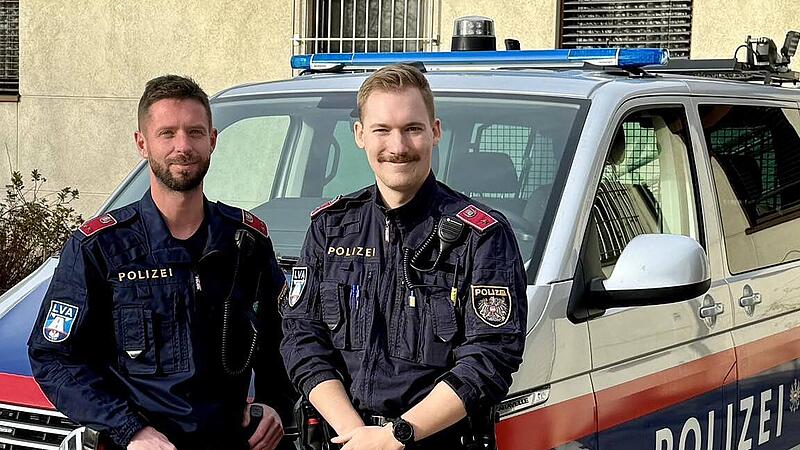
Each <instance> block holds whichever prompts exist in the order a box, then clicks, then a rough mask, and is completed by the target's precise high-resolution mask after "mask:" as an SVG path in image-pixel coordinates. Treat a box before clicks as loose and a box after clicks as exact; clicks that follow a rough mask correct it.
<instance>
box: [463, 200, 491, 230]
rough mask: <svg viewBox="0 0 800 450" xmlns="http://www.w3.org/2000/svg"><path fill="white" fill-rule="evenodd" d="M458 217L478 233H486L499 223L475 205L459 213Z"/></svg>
mask: <svg viewBox="0 0 800 450" xmlns="http://www.w3.org/2000/svg"><path fill="white" fill-rule="evenodd" d="M456 217H458V218H459V219H461V220H462V221H464V223H466V224H467V225H469V226H471V227H472V228H475V229H476V230H478V231H484V230H486V229H487V228H489V227H491V226H492V225H494V224H496V223H497V219H495V218H494V217H492V216H491V215H490V214H489V213H487V212H484V211H482V210H481V209H480V208H478V207H476V206H473V205H469V206H467V207H466V208H464V209H462V210H461V211H459V212H458V214H456Z"/></svg>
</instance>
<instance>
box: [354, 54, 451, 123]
mask: <svg viewBox="0 0 800 450" xmlns="http://www.w3.org/2000/svg"><path fill="white" fill-rule="evenodd" d="M410 88H416V89H417V90H419V93H420V95H422V101H423V102H425V109H427V110H428V118H430V120H431V122H433V120H434V117H436V114H435V111H434V107H433V92H431V86H430V85H429V84H428V79H427V78H425V75H424V74H423V73H422V72H421V71H420V70H419V69H417V68H416V66H413V65H411V64H392V65H390V66H386V67H383V68H381V69H378V70H376V71H375V72H374V73H373V74H372V75H370V76H369V78H367V80H366V81H364V84H362V85H361V88H359V90H358V116H359V118H362V117H363V116H364V105H365V104H366V103H367V99H368V98H369V96H370V95H371V94H372V93H373V92H375V91H380V92H400V91H403V90H405V89H410Z"/></svg>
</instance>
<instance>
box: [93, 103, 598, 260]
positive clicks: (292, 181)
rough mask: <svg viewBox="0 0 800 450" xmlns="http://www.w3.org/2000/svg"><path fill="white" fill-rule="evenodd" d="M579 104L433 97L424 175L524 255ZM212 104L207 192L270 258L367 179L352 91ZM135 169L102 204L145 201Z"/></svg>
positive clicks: (565, 153) (537, 235) (143, 182)
mask: <svg viewBox="0 0 800 450" xmlns="http://www.w3.org/2000/svg"><path fill="white" fill-rule="evenodd" d="M585 108H586V103H585V102H581V101H574V100H567V99H553V98H543V97H530V96H498V95H494V96H490V95H485V96H484V95H474V94H469V95H465V94H441V93H437V100H436V113H437V116H438V117H439V118H440V119H441V121H442V139H441V141H440V143H439V145H438V146H437V148H435V149H434V154H433V158H432V166H433V172H434V173H435V175H436V178H437V179H438V180H440V181H443V182H444V183H446V184H448V185H449V186H450V187H451V188H453V189H455V190H458V191H460V192H463V193H464V194H466V195H469V196H470V197H472V198H474V199H475V200H477V201H479V202H482V203H485V204H487V205H489V206H491V207H492V208H495V209H497V210H499V211H500V212H502V213H503V214H504V215H505V216H506V217H507V218H508V219H509V221H510V222H511V224H512V226H513V228H514V232H515V234H516V237H517V242H518V243H519V247H520V251H521V254H522V256H523V259H524V260H525V261H526V262H528V261H530V260H531V258H532V256H533V253H534V247H535V246H536V243H537V240H543V239H545V238H546V236H547V228H549V225H547V224H549V222H550V220H545V219H546V216H547V215H548V214H549V215H552V212H549V210H548V208H547V207H548V204H549V203H554V202H549V200H550V197H551V192H559V191H560V189H554V188H553V187H554V186H553V185H554V183H557V180H559V179H563V178H564V177H558V174H559V170H562V166H563V165H564V164H565V161H567V163H566V164H569V161H571V160H572V154H573V153H574V147H575V143H576V140H577V139H576V135H577V133H578V131H576V129H579V127H580V126H581V125H582V123H579V122H582V119H581V118H582V117H583V115H584V114H583V113H585V112H584V109H585ZM212 111H213V116H214V124H215V126H216V127H217V129H218V130H219V140H218V142H217V148H216V151H215V152H214V155H213V157H212V159H211V168H210V170H209V172H208V175H207V176H206V181H205V192H206V196H207V197H208V198H209V199H210V200H220V201H222V202H225V203H228V204H230V205H234V206H238V207H241V208H244V209H247V210H249V211H251V212H253V213H254V214H256V215H257V216H259V217H260V218H261V219H263V220H264V221H265V222H266V223H267V224H268V225H269V229H270V236H271V237H272V240H273V243H274V246H275V250H276V253H277V254H278V256H279V257H282V258H285V259H287V260H291V259H292V258H295V257H297V255H298V254H299V252H300V247H301V245H302V244H303V240H304V237H305V233H306V229H307V228H308V226H309V224H310V218H309V213H310V212H311V211H312V210H313V209H314V208H315V207H317V206H319V205H320V204H322V203H324V202H325V201H326V200H328V199H331V198H333V197H335V196H336V195H339V194H347V193H350V192H353V191H356V190H358V189H361V188H363V187H365V186H367V185H370V184H373V183H374V182H375V178H374V175H373V174H372V172H371V170H370V167H369V165H368V163H367V158H366V156H365V154H364V152H363V150H361V149H359V148H358V147H357V146H356V144H355V140H354V137H353V123H354V122H355V121H356V119H357V116H358V112H357V109H356V94H355V92H346V93H336V92H334V93H324V94H318V95H282V96H268V97H259V98H255V99H254V98H247V99H230V100H228V99H226V100H219V99H217V100H215V101H212ZM582 112H583V113H582ZM138 170H139V172H138V173H137V174H136V175H134V177H133V178H132V179H131V180H130V181H129V183H128V184H127V186H126V187H125V188H124V189H123V190H122V191H121V192H120V194H119V195H118V196H117V197H116V198H115V199H114V200H113V201H112V202H111V203H110V205H109V207H108V209H114V208H118V207H121V206H124V205H125V204H128V203H131V202H133V201H136V200H138V199H139V198H140V197H141V196H142V194H143V193H144V192H145V190H146V189H147V186H148V170H147V167H146V166H141V167H140V168H139V169H138ZM550 209H553V208H552V207H551V208H550ZM542 244H543V243H542Z"/></svg>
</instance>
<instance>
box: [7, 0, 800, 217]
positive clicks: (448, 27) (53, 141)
mask: <svg viewBox="0 0 800 450" xmlns="http://www.w3.org/2000/svg"><path fill="white" fill-rule="evenodd" d="M294 1H301V0H294ZM294 1H293V0H159V1H156V0H146V1H142V2H119V1H116V0H73V1H70V2H59V1H52V0H21V2H20V3H21V4H20V47H21V49H20V91H21V100H20V101H19V102H18V103H0V185H2V184H5V182H3V181H2V180H3V177H2V175H5V174H8V172H9V167H8V166H9V163H8V158H6V157H5V156H4V155H3V154H4V153H5V147H6V146H8V148H9V151H10V154H11V164H12V166H13V168H14V169H18V170H21V171H22V172H23V173H24V174H25V173H29V172H30V170H31V169H33V168H38V169H40V170H41V171H42V172H43V173H44V175H45V176H46V177H47V178H48V182H47V184H46V186H45V187H46V188H49V189H50V190H52V191H57V190H59V189H60V188H61V187H64V186H73V187H76V188H78V189H79V190H80V192H81V199H80V200H79V202H78V203H77V204H76V206H77V207H78V209H79V211H80V212H81V213H83V214H84V215H85V216H88V215H91V214H92V213H93V212H94V211H95V210H96V208H97V207H98V206H99V205H100V204H101V203H102V202H103V200H104V199H105V198H106V197H107V196H108V195H109V193H110V192H111V191H112V190H113V189H114V187H115V186H116V185H117V184H118V183H119V182H120V181H121V180H122V179H123V178H124V177H125V175H126V174H128V173H129V172H130V170H131V169H132V168H133V167H134V166H135V164H136V163H137V161H138V160H139V157H138V154H137V153H136V150H135V147H134V144H133V137H132V136H133V131H134V130H135V128H136V121H135V110H136V102H137V100H138V97H139V95H140V94H141V91H142V88H143V86H144V83H145V82H146V81H147V80H148V79H150V78H153V77H154V76H157V75H161V74H165V73H177V74H184V75H190V76H193V77H194V78H195V79H196V80H197V81H198V82H199V83H200V84H201V85H202V86H203V87H204V88H205V89H206V91H207V92H209V93H210V94H212V93H215V92H217V91H219V90H221V89H223V88H226V87H229V86H232V85H235V84H240V83H246V82H254V81H263V80H271V79H280V78H286V77H289V76H291V75H292V73H291V70H290V69H289V65H288V58H289V56H290V55H291V53H292V44H291V37H292V31H293V30H292V20H291V19H292V17H293V16H292V12H293V8H294ZM440 1H441V4H440V6H441V7H440V15H439V16H438V19H439V20H440V23H441V28H440V37H441V47H440V49H442V50H449V48H450V37H451V34H452V30H453V20H454V19H455V18H456V17H460V16H464V15H485V16H488V17H491V18H493V19H494V20H495V29H496V33H497V42H498V48H502V47H503V40H504V39H505V38H508V37H513V38H516V39H519V40H520V41H521V43H522V47H523V48H528V49H530V48H553V46H555V39H556V26H557V15H558V2H557V1H556V0H530V1H516V2H513V1H512V2H504V3H498V2H497V1H496V0H440ZM753 12H758V14H755V13H753ZM797 17H800V3H796V2H790V1H788V0H772V1H770V2H768V3H764V2H763V1H756V0H695V7H694V21H693V31H692V35H693V38H692V56H693V57H695V58H710V57H730V56H731V55H732V52H733V50H734V49H735V48H736V46H737V45H739V44H740V43H741V42H743V40H744V38H745V37H746V35H747V34H752V35H758V36H760V35H766V36H770V37H772V38H773V39H775V40H776V43H777V44H778V45H781V44H782V42H783V36H784V35H785V32H786V30H788V29H789V28H790V27H791V26H798V24H796V23H793V21H796V18H797ZM794 67H795V68H797V67H798V65H796V64H795V65H794Z"/></svg>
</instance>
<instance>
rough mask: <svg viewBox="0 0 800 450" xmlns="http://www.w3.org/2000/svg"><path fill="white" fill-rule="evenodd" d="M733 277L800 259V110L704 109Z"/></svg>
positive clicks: (703, 119)
mask: <svg viewBox="0 0 800 450" xmlns="http://www.w3.org/2000/svg"><path fill="white" fill-rule="evenodd" d="M699 112H700V117H701V121H702V123H703V131H704V134H705V141H706V146H707V148H708V151H709V156H710V161H711V169H712V173H713V175H714V184H715V186H716V189H717V200H718V202H719V210H720V216H721V218H722V228H723V233H724V237H725V248H726V253H727V258H728V266H729V269H730V271H731V273H742V272H746V271H748V270H753V269H757V268H761V267H767V266H772V265H775V264H780V263H783V262H788V261H794V260H797V259H800V235H798V234H797V233H796V232H794V231H793V229H792V228H791V227H792V225H791V223H790V222H792V221H793V220H794V219H797V218H798V217H800V138H799V137H798V129H799V128H800V111H798V110H796V109H787V108H777V107H764V106H732V105H701V106H700V110H699Z"/></svg>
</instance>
